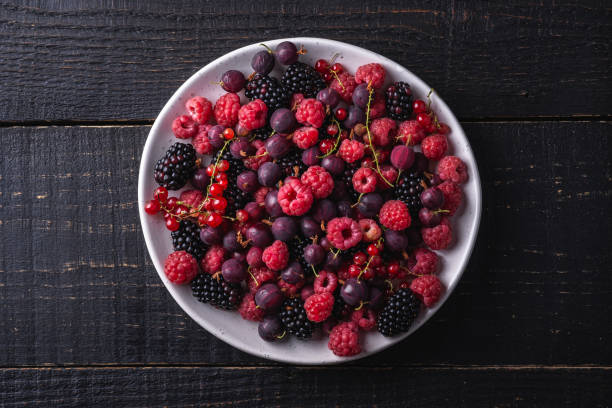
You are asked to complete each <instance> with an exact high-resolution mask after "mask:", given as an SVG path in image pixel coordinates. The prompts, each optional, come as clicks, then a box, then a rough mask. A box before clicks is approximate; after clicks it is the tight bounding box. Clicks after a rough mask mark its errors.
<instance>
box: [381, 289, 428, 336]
mask: <svg viewBox="0 0 612 408" xmlns="http://www.w3.org/2000/svg"><path fill="white" fill-rule="evenodd" d="M420 308H421V301H420V300H419V299H418V298H417V297H416V295H415V294H414V293H412V291H411V290H410V289H400V290H398V291H397V293H395V294H394V295H393V296H391V298H389V301H388V302H387V304H386V305H385V308H384V309H383V311H382V312H381V313H380V314H379V315H378V319H377V326H378V331H379V332H380V333H381V334H382V335H383V336H387V337H390V336H394V335H396V334H399V333H404V332H407V331H408V329H409V328H410V326H411V325H412V322H414V319H416V317H417V315H418V314H419V310H420Z"/></svg>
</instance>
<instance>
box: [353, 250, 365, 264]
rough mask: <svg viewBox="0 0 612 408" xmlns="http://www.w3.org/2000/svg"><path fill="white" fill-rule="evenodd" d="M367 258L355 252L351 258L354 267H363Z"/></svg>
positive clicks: (361, 253)
mask: <svg viewBox="0 0 612 408" xmlns="http://www.w3.org/2000/svg"><path fill="white" fill-rule="evenodd" d="M367 259H368V257H367V256H366V254H364V253H363V252H357V253H356V254H355V255H354V256H353V262H354V263H355V265H363V264H364V263H365V262H366V261H367Z"/></svg>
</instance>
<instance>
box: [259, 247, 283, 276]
mask: <svg viewBox="0 0 612 408" xmlns="http://www.w3.org/2000/svg"><path fill="white" fill-rule="evenodd" d="M261 259H262V261H264V263H265V264H266V266H267V267H268V268H270V269H272V270H273V271H280V270H281V269H283V268H284V267H285V266H287V261H288V260H289V249H288V248H287V244H285V243H284V242H283V241H278V240H276V241H274V243H272V245H270V246H269V247H267V248H266V249H264V251H263V254H262V255H261Z"/></svg>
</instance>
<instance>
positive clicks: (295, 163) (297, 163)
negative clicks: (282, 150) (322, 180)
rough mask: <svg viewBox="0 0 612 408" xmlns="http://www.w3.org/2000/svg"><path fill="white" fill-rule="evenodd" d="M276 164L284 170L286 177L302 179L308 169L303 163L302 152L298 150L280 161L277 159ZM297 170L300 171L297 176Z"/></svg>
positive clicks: (295, 149) (292, 151) (294, 149)
mask: <svg viewBox="0 0 612 408" xmlns="http://www.w3.org/2000/svg"><path fill="white" fill-rule="evenodd" d="M276 164H278V165H279V167H280V168H281V170H283V172H284V173H285V176H295V177H300V175H301V174H302V173H304V172H305V171H306V169H307V168H308V167H307V166H306V165H305V164H304V162H303V161H302V151H301V150H300V149H297V148H293V149H292V150H291V151H290V152H289V153H287V154H286V155H284V156H283V157H281V158H280V159H276ZM296 168H297V171H298V173H297V175H296V174H295V169H296Z"/></svg>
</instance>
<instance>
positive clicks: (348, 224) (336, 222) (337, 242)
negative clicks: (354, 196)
mask: <svg viewBox="0 0 612 408" xmlns="http://www.w3.org/2000/svg"><path fill="white" fill-rule="evenodd" d="M362 236H363V234H362V233H361V228H359V224H358V223H357V221H355V220H353V219H352V218H348V217H341V218H334V219H332V220H330V221H329V222H328V223H327V239H328V240H329V242H330V243H331V244H332V245H333V246H335V247H336V248H338V249H340V250H342V251H344V250H347V249H349V248H352V247H354V246H355V245H357V244H358V243H359V242H361V238H362Z"/></svg>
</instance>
